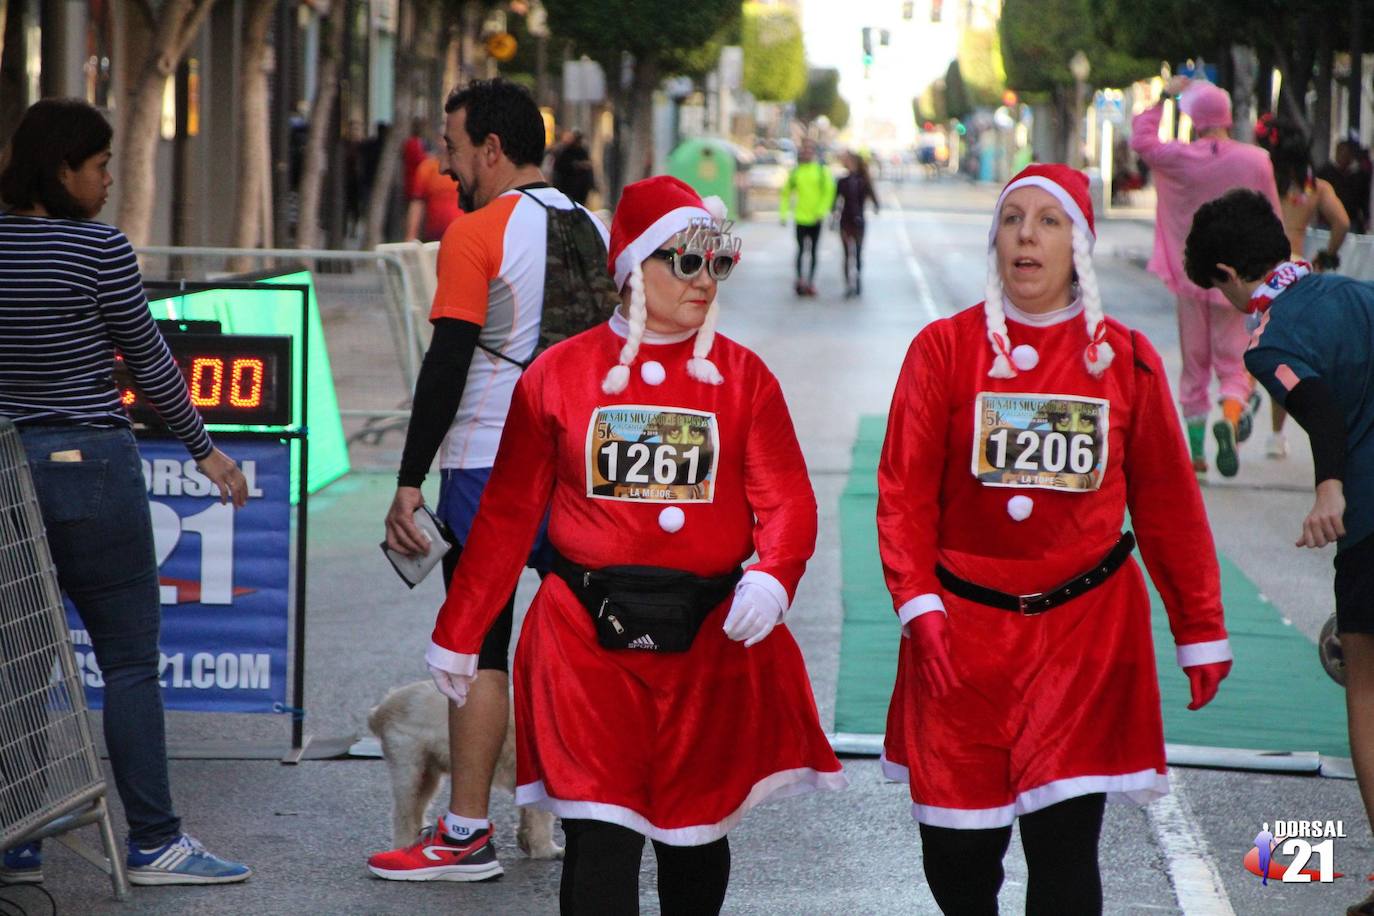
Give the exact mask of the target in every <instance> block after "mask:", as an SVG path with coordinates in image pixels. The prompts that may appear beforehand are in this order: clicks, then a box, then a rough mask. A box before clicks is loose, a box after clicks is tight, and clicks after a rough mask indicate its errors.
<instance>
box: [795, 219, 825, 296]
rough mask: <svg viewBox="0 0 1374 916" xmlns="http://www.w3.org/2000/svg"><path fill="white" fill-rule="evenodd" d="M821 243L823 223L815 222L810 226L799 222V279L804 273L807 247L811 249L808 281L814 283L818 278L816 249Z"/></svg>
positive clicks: (806, 275)
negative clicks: (804, 255)
mask: <svg viewBox="0 0 1374 916" xmlns="http://www.w3.org/2000/svg"><path fill="white" fill-rule="evenodd" d="M820 243H821V224H820V223H815V224H813V225H810V226H803V225H802V224H801V223H797V279H798V280H800V279H801V278H802V276H803V274H802V255H803V254H805V253H806V249H807V248H810V249H811V267H810V269H808V270H807V272H806V274H805V277H806V282H808V283H814V282H815V280H816V249H817V248H818V247H820Z"/></svg>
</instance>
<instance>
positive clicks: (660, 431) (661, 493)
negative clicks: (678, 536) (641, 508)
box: [587, 404, 720, 503]
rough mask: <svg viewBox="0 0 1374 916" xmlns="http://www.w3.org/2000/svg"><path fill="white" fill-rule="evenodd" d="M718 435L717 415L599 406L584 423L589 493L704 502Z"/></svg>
mask: <svg viewBox="0 0 1374 916" xmlns="http://www.w3.org/2000/svg"><path fill="white" fill-rule="evenodd" d="M719 452H720V435H719V431H718V428H717V425H716V415H715V414H713V413H705V412H703V411H699V410H687V409H685V408H678V407H652V406H640V405H623V404H617V405H615V406H613V407H599V408H597V409H596V411H595V412H593V414H592V419H591V425H590V426H589V427H588V429H587V495H588V496H589V497H592V498H593V499H620V500H631V501H640V500H643V501H646V502H665V503H666V502H672V503H684V502H686V503H709V502H711V501H712V499H714V496H715V480H716V460H717V456H718V455H719Z"/></svg>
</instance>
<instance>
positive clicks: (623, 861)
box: [558, 818, 730, 916]
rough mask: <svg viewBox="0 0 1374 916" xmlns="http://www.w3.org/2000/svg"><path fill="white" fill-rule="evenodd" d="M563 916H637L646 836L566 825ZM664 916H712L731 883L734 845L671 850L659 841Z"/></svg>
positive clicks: (600, 824) (600, 825)
mask: <svg viewBox="0 0 1374 916" xmlns="http://www.w3.org/2000/svg"><path fill="white" fill-rule="evenodd" d="M563 835H564V837H565V839H566V841H567V842H566V849H565V851H564V853H563V883H562V885H561V887H560V888H559V894H558V900H559V912H560V913H562V914H563V916H593V914H594V916H638V913H639V860H640V857H641V856H642V854H643V852H644V836H643V834H640V833H636V832H635V831H633V830H631V829H629V828H628V827H621V826H620V825H619V824H608V823H606V822H605V821H588V820H581V819H577V820H569V819H568V818H564V819H563ZM654 854H655V855H657V856H658V902H659V906H660V907H661V909H662V912H663V916H713V914H716V913H719V912H720V908H721V906H722V905H723V904H724V903H725V888H726V885H728V884H729V883H730V841H729V840H728V839H727V838H726V837H721V838H720V839H718V840H716V841H715V842H714V843H707V844H706V845H705V846H669V845H668V844H666V843H660V842H659V841H658V840H654Z"/></svg>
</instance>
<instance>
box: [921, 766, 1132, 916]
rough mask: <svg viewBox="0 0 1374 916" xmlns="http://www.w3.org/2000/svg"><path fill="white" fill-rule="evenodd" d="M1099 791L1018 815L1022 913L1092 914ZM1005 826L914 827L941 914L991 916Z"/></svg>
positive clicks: (1096, 895) (1098, 898)
mask: <svg viewBox="0 0 1374 916" xmlns="http://www.w3.org/2000/svg"><path fill="white" fill-rule="evenodd" d="M1106 800H1107V797H1106V796H1105V795H1103V794H1101V793H1098V794H1096V795H1083V796H1080V797H1078V798H1071V799H1069V800H1067V801H1062V802H1060V803H1059V804H1057V805H1051V806H1050V807H1048V808H1042V809H1041V810H1039V811H1036V812H1034V813H1032V814H1026V815H1022V817H1021V818H1020V822H1021V846H1022V848H1023V849H1024V850H1025V853H1026V866H1027V870H1028V871H1029V874H1030V880H1029V882H1028V885H1027V887H1026V914H1027V916H1100V914H1101V912H1102V875H1101V872H1100V871H1099V870H1098V863H1097V843H1098V838H1099V837H1100V836H1101V834H1102V812H1103V809H1104V807H1105V806H1106ZM1010 842H1011V827H996V828H993V829H991V830H954V829H951V828H948V827H931V826H929V825H927V824H922V825H921V847H922V860H923V862H924V865H925V873H926V881H927V882H928V883H929V884H930V891H931V893H932V894H934V895H935V902H936V903H937V904H939V905H940V910H941V911H942V912H944V913H946V914H947V916H996V914H997V892H998V890H1000V889H1001V887H1002V878H1003V872H1002V857H1003V856H1004V855H1006V852H1007V844H1008V843H1010Z"/></svg>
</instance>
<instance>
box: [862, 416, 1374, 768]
mask: <svg viewBox="0 0 1374 916" xmlns="http://www.w3.org/2000/svg"><path fill="white" fill-rule="evenodd" d="M885 428H886V419H885V418H884V417H881V416H866V417H861V418H860V420H859V434H858V438H857V440H856V441H855V443H854V461H853V465H852V467H851V468H850V472H849V480H848V483H847V484H846V486H845V489H844V492H843V493H842V494H841V495H840V526H841V530H840V541H841V570H842V576H843V585H842V589H841V594H842V597H843V601H844V630H843V634H842V637H841V645H840V676H839V684H838V687H837V696H836V700H835V731H836V732H845V733H851V734H861V735H881V734H882V733H883V731H884V726H885V722H886V718H887V704H888V700H889V698H890V697H891V695H892V682H893V679H894V678H895V676H896V671H897V645H898V640H899V639H900V638H901V637H900V635H899V632H898V628H897V621H896V617H895V616H894V614H893V613H892V598H891V596H890V595H889V594H888V592H887V588H886V586H885V585H884V583H883V571H882V566H881V564H880V563H879V560H878V532H877V528H876V526H875V522H874V515H875V512H876V511H877V503H878V481H877V469H878V454H879V451H880V449H881V448H882V442H883V434H884V431H885ZM1220 559H1221V584H1222V595H1223V601H1224V603H1225V606H1226V626H1227V629H1228V631H1229V632H1230V637H1231V649H1232V651H1233V652H1234V653H1235V658H1236V662H1235V666H1234V668H1233V669H1232V672H1231V675H1230V677H1228V678H1227V679H1226V681H1224V682H1223V683H1222V685H1221V691H1220V692H1219V693H1218V695H1217V698H1216V699H1215V700H1213V701H1212V703H1210V704H1209V705H1208V706H1207V707H1205V708H1204V709H1201V710H1199V711H1197V712H1189V711H1188V710H1187V708H1186V707H1187V705H1188V679H1187V677H1185V676H1184V674H1183V672H1182V671H1181V670H1179V668H1178V666H1177V664H1175V661H1174V644H1173V639H1172V637H1171V636H1170V635H1169V624H1168V619H1167V618H1166V617H1165V615H1164V608H1163V605H1162V604H1161V603H1160V600H1159V596H1158V595H1157V594H1155V592H1154V589H1153V588H1151V590H1150V599H1151V605H1152V609H1153V611H1152V614H1151V618H1152V624H1153V628H1154V639H1155V650H1156V655H1157V662H1158V665H1159V678H1160V693H1161V696H1162V700H1163V705H1164V735H1165V740H1166V741H1168V742H1169V743H1171V744H1191V745H1202V746H1206V747H1223V748H1250V749H1258V750H1267V751H1317V752H1320V753H1323V754H1330V755H1335V756H1339V757H1349V756H1350V746H1349V743H1348V741H1347V739H1346V727H1345V697H1344V695H1343V692H1342V690H1341V688H1340V687H1338V686H1337V685H1336V684H1335V683H1333V682H1332V681H1331V679H1330V678H1328V677H1327V676H1326V674H1325V673H1324V672H1323V671H1322V669H1321V666H1320V664H1319V663H1318V661H1317V650H1316V648H1315V646H1313V644H1312V643H1311V642H1310V641H1308V639H1307V638H1306V637H1304V636H1303V635H1302V634H1301V633H1299V632H1298V631H1296V630H1295V629H1294V628H1293V627H1292V626H1289V625H1286V624H1285V623H1284V622H1283V620H1282V619H1281V615H1280V614H1279V612H1278V610H1277V609H1276V608H1275V607H1274V606H1273V605H1272V604H1270V603H1269V602H1268V601H1266V600H1265V599H1264V598H1263V597H1262V596H1261V595H1260V593H1259V590H1258V589H1257V588H1256V587H1255V584H1254V583H1253V582H1251V581H1250V580H1249V579H1247V578H1246V577H1245V575H1244V574H1243V573H1242V572H1241V571H1240V570H1239V569H1238V568H1237V567H1236V565H1235V564H1234V563H1232V562H1231V561H1230V560H1229V559H1227V558H1226V557H1224V556H1223V557H1221V558H1220Z"/></svg>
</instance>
